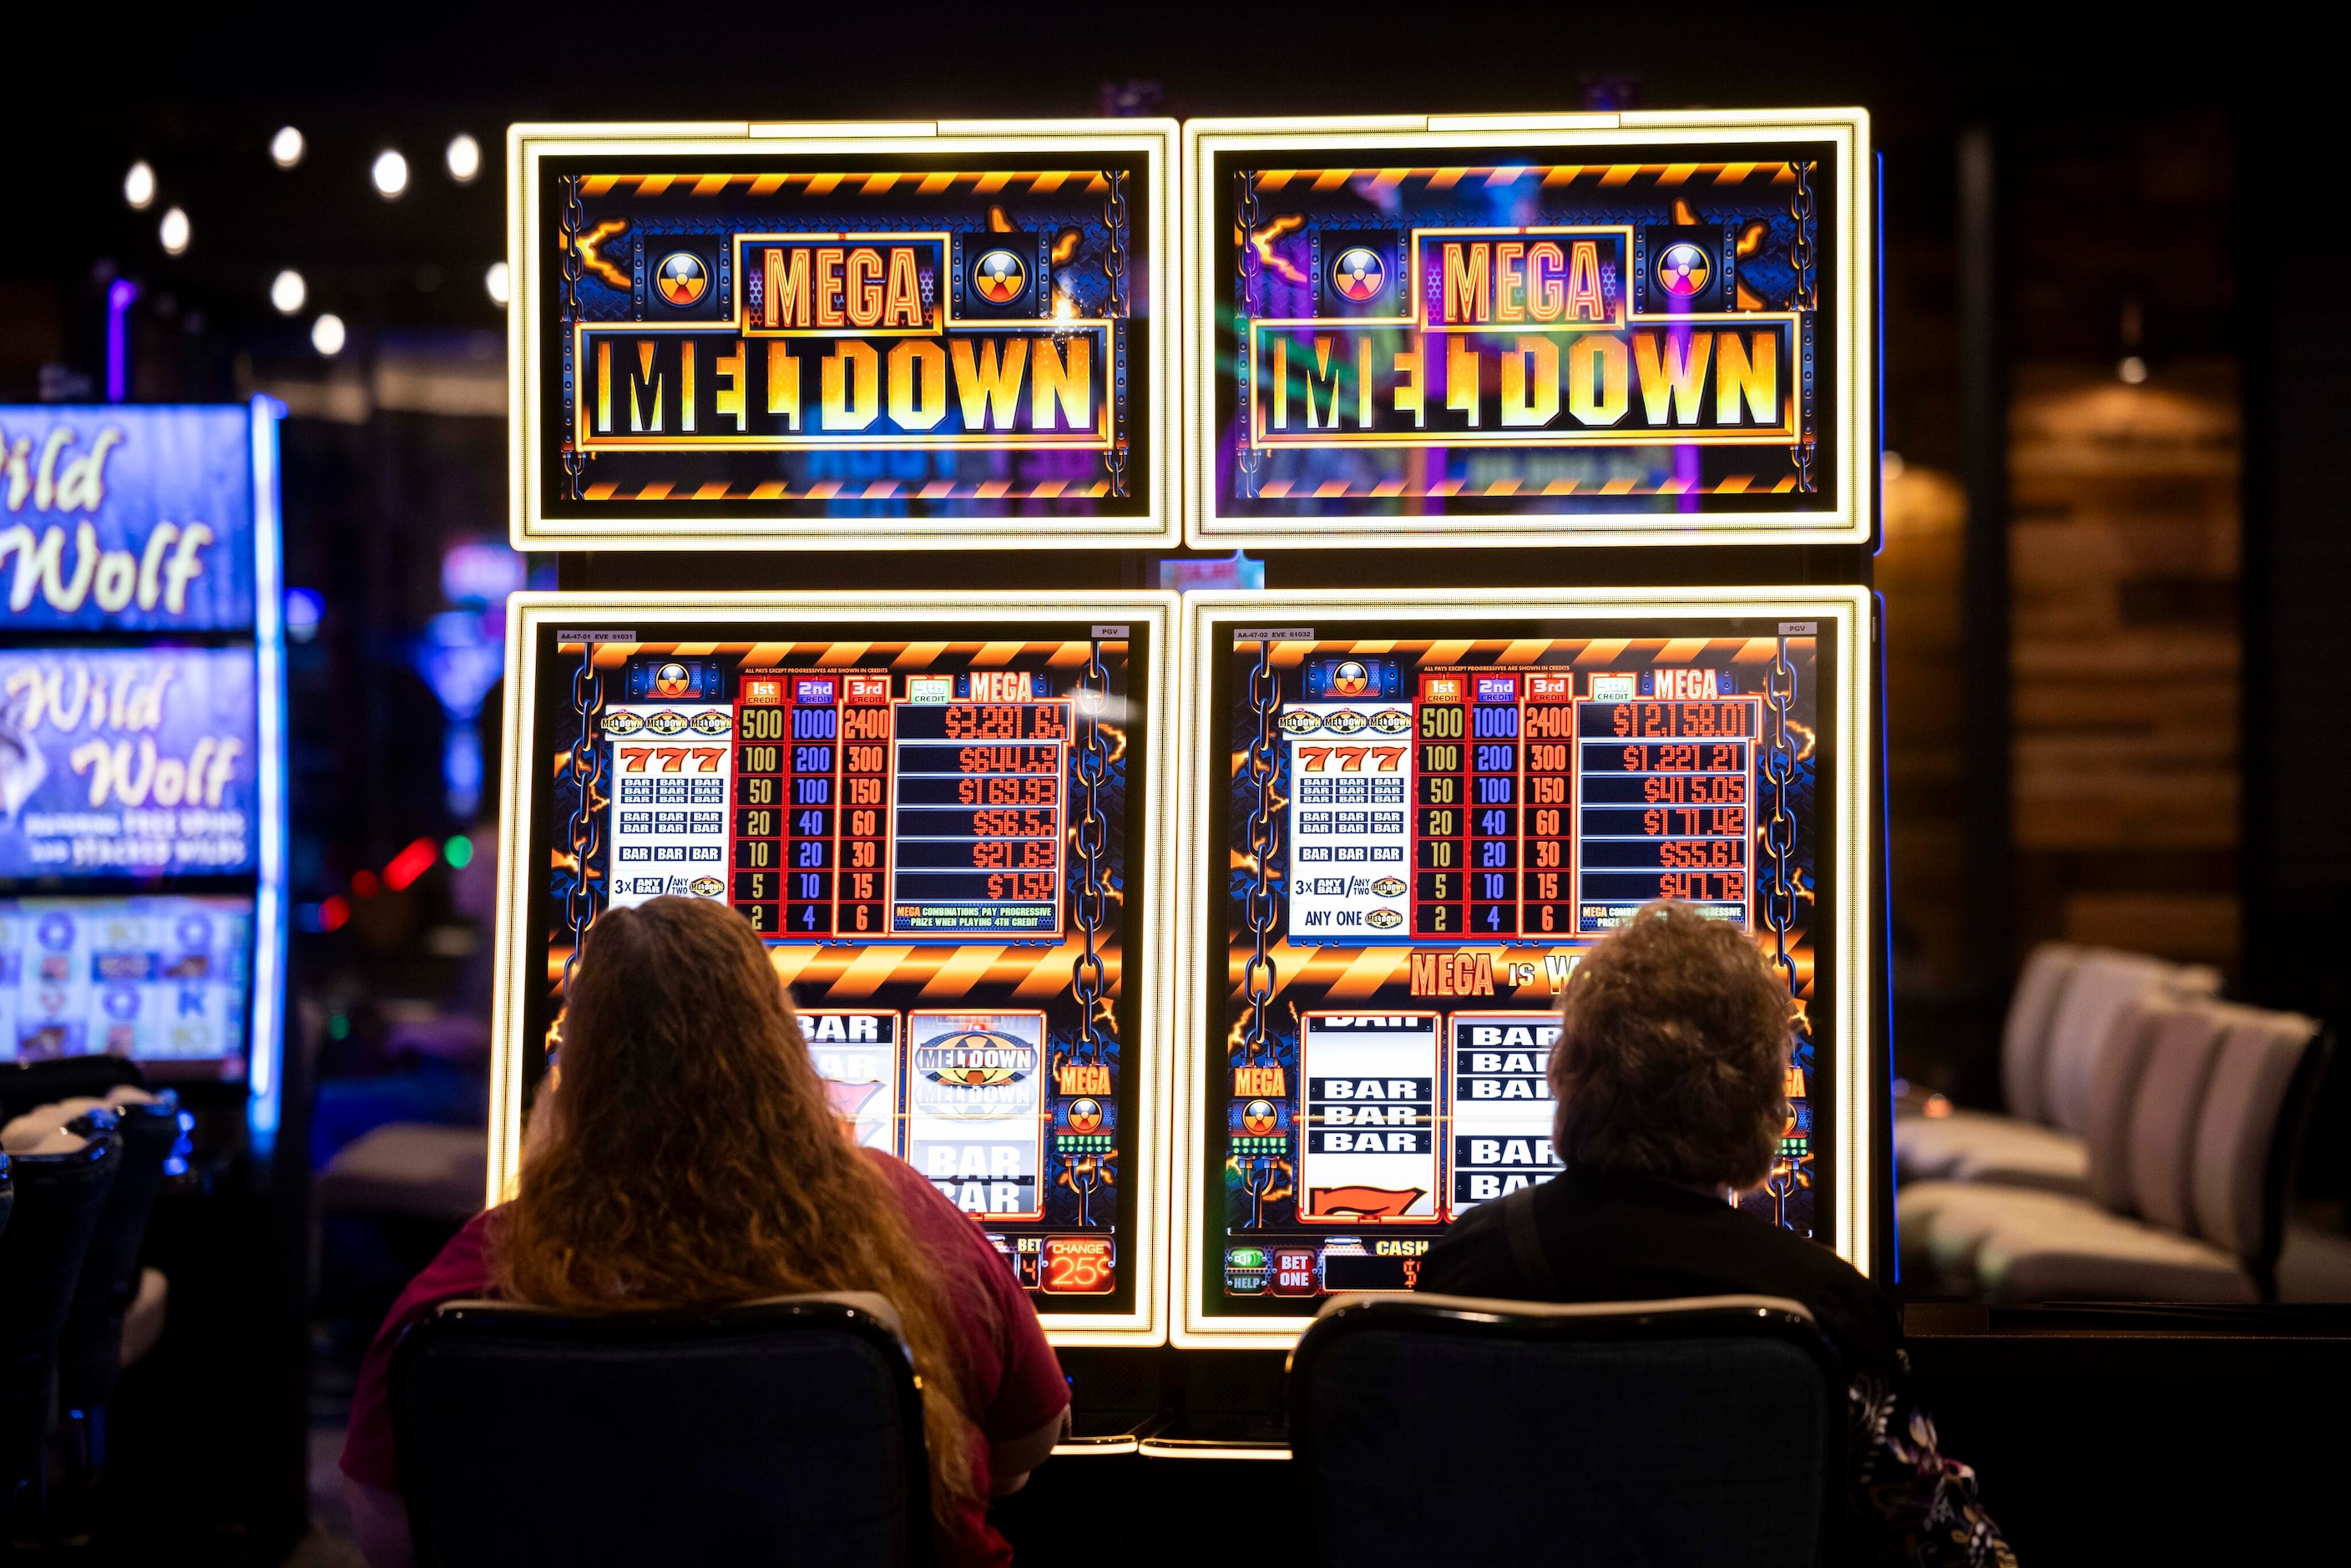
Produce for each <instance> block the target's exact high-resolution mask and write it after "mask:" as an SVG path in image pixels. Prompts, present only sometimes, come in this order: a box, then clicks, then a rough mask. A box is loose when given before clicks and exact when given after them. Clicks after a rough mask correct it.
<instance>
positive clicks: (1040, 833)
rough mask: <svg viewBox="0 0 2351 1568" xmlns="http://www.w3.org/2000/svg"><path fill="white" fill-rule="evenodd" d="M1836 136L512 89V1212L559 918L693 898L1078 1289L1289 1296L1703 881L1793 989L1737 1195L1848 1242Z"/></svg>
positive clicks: (1871, 645)
mask: <svg viewBox="0 0 2351 1568" xmlns="http://www.w3.org/2000/svg"><path fill="white" fill-rule="evenodd" d="M1867 129H1868V128H1867V121H1866V118H1865V116H1864V115H1863V114H1862V113H1860V112H1859V111H1857V110H1838V111H1789V112H1786V113H1777V114H1757V115H1750V116H1743V117H1725V116H1719V115H1712V116H1709V115H1675V114H1652V115H1646V116H1636V115H1633V114H1629V113H1628V114H1624V115H1614V114H1604V115H1568V116H1531V117H1508V118H1491V117H1488V118H1479V119H1463V120H1441V119H1414V120H1401V119H1386V120H1335V121H1315V122H1307V121H1209V122H1193V123H1191V124H1189V125H1186V126H1185V127H1182V128H1180V130H1179V128H1178V127H1177V126H1175V124H1173V123H1172V122H1154V121H1108V122H1100V123H1094V124H1080V123H1074V122H1069V123H1054V124H1023V125H1013V124H1001V123H987V124H978V123H974V124H961V125H958V124H950V123H940V124H935V125H906V126H888V127H860V128H854V129H851V128H834V127H826V126H798V125H745V126H734V127H711V126H688V127H639V128H621V129H618V130H615V129H613V128H609V127H607V128H596V129H593V130H590V129H586V128H578V129H575V128H567V127H560V126H548V127H532V126H524V127H517V128H516V129H515V131H513V132H512V133H511V134H510V137H509V143H508V152H509V178H510V184H511V193H512V203H513V215H512V224H511V230H512V243H513V246H514V261H515V267H516V276H517V278H519V279H521V280H522V286H521V287H520V288H519V289H518V292H517V300H516V305H515V308H514V310H513V312H512V317H511V324H510V331H511V340H512V364H513V385H514V396H515V401H516V407H515V418H514V422H513V428H514V441H515V448H514V458H513V466H514V476H515V487H514V500H515V514H514V533H515V541H516V543H517V546H518V547H520V548H527V549H558V550H561V551H564V552H566V553H565V554H564V555H563V556H562V557H561V558H560V559H562V561H563V563H564V564H563V568H562V571H563V581H564V584H565V587H564V589H563V591H558V592H554V593H547V594H523V595H517V597H516V599H515V600H514V601H512V608H511V612H510V617H509V644H508V675H509V679H508V685H507V713H506V724H507V737H508V738H507V747H506V753H505V756H506V778H505V780H504V791H505V793H504V808H503V810H504V833H503V850H502V853H503V864H502V868H501V875H502V886H503V905H502V910H501V915H500V925H499V933H498V973H499V988H498V989H499V1002H498V1016H497V1019H496V1040H497V1042H498V1044H497V1051H498V1056H497V1063H496V1084H495V1086H494V1101H493V1110H492V1125H491V1148H492V1159H491V1167H492V1168H491V1178H490V1179H491V1196H492V1197H493V1198H494V1199H495V1198H496V1197H500V1196H502V1195H503V1194H504V1193H506V1192H507V1191H508V1190H510V1186H511V1183H512V1181H513V1180H514V1177H515V1171H516V1166H517V1158H518V1151H519V1148H520V1142H521V1133H522V1122H523V1116H524V1112H525V1107H526V1106H527V1105H528V1103H529V1095H530V1093H531V1091H532V1089H533V1086H534V1085H535V1084H536V1082H537V1081H538V1078H539V1077H540V1075H541V1074H542V1073H543V1072H544V1071H545V1070H546V1068H547V1064H548V1060H549V1041H550V1040H552V1038H553V1035H554V1031H555V1028H556V1025H557V1022H558V1019H559V1016H560V1012H561V1009H562V1005H563V987H564V982H565V978H566V976H567V974H568V970H569V962H570V959H571V957H572V956H573V955H574V954H575V953H576V952H577V951H578V949H579V947H580V944H581V942H582V940H583V939H584V937H585V936H586V933H587V931H588V929H589V928H590V926H591V925H592V924H593V923H594V921H595V919H596V918H597V917H598V916H599V915H601V912H602V911H604V910H605V909H608V908H611V907H614V906H615V905H625V904H632V903H637V902H641V901H643V900H644V899H647V898H651V897H655V896H664V895H666V896H680V895H682V896H687V897H695V898H705V899H709V900H713V901H716V902H720V903H724V904H729V905H730V906H732V907H733V908H735V909H737V910H738V911H740V912H741V913H742V914H743V915H744V916H745V917H746V918H747V919H748V920H749V921H750V922H751V923H752V924H753V925H755V926H756V927H757V928H758V930H759V932H760V933H761V936H762V937H763V940H764V941H765V942H766V943H767V945H768V949H769V952H770V955H771V957H772V959H773V962H774V964H775V967H776V969H777V972H778V976H779V977H780V978H781V979H782V981H783V982H784V983H785V984H786V985H787V986H788V987H789V988H790V990H791V993H792V995H793V997H794V998H795V1000H796V1003H797V1005H798V1007H799V1010H800V1013H801V1017H802V1019H803V1022H804V1025H805V1030H806V1033H807V1035H808V1039H809V1045H810V1051H812V1052H813V1053H814V1055H815V1057H816V1060H817V1063H818V1066H819V1070H820V1073H821V1074H822V1076H823V1077H824V1078H825V1080H826V1081H827V1083H828V1086H829V1092H830V1093H831V1095H832V1096H833V1100H834V1104H835V1108H836V1109H837V1110H838V1111H839V1113H841V1116H842V1117H843V1118H844V1119H845V1120H846V1121H848V1122H851V1123H852V1124H854V1126H855V1129H856V1135H857V1136H858V1137H859V1139H860V1140H861V1141H862V1142H864V1143H866V1144H868V1145H872V1146H874V1147H877V1148H882V1149H885V1150H887V1151H889V1152H891V1153H893V1154H894V1155H899V1156H901V1157H903V1158H904V1159H906V1160H907V1161H909V1162H910V1163H911V1164H913V1165H914V1166H915V1168H916V1169H918V1170H919V1171H921V1172H922V1173H923V1174H924V1175H925V1176H927V1177H928V1178H929V1179H930V1180H931V1181H932V1182H933V1183H934V1184H935V1186H937V1187H938V1188H939V1190H940V1191H941V1192H942V1193H944V1194H946V1196H947V1197H949V1198H950V1199H951V1200H953V1201H954V1202H955V1203H956V1205H957V1206H958V1207H961V1208H963V1209H964V1210H965V1211H966V1212H967V1213H969V1214H970V1215H971V1216H972V1217H973V1218H974V1219H975V1220H976V1221H977V1223H978V1224H979V1225H980V1226H981V1227H982V1228H983V1229H984V1230H985V1231H986V1232H987V1235H988V1236H989V1238H990V1239H991V1240H993V1241H994V1243H995V1244H996V1246H997V1248H998V1250H999V1251H1000V1252H1001V1253H1002V1254H1003V1257H1004V1260H1005V1265H1006V1267H1007V1268H1008V1269H1009V1270H1013V1271H1014V1273H1015V1275H1016V1277H1017V1278H1018V1279H1019V1281H1020V1283H1021V1284H1022V1286H1023V1287H1024V1288H1025V1289H1027V1290H1028V1291H1030V1292H1031V1294H1032V1300H1033V1301H1035V1303H1036V1305H1037V1307H1038V1310H1039V1312H1040V1314H1041V1316H1042V1317H1043V1320H1044V1322H1045V1324H1046V1326H1047V1329H1048V1332H1049V1333H1050V1334H1051V1336H1052V1337H1053V1338H1054V1340H1055V1341H1056V1343H1058V1344H1061V1345H1062V1346H1065V1347H1069V1348H1070V1349H1071V1353H1072V1355H1073V1356H1075V1357H1077V1358H1080V1360H1081V1361H1082V1358H1083V1357H1085V1356H1087V1355H1089V1354H1095V1353H1101V1354H1102V1355H1105V1356H1110V1355H1113V1354H1114V1353H1120V1352H1126V1353H1136V1352H1143V1351H1146V1350H1151V1349H1153V1347H1160V1346H1166V1345H1172V1346H1173V1347H1175V1350H1177V1351H1180V1352H1187V1353H1188V1352H1193V1351H1203V1350H1220V1349H1221V1350H1230V1351H1259V1352H1263V1351H1270V1350H1279V1349H1281V1348H1283V1347H1286V1346H1287V1345H1288V1344H1289V1343H1291V1342H1292V1341H1293V1340H1294V1339H1295V1337H1296V1335H1297V1333H1299V1332H1300V1331H1301V1329H1302V1327H1303V1326H1304V1324H1305V1323H1306V1322H1308V1321H1310V1320H1311V1316H1312V1314H1313V1312H1314V1311H1315V1309H1316V1307H1317V1305H1318V1304H1319V1302H1320V1301H1322V1300H1325V1299H1327V1298H1328V1297H1330V1296H1332V1295H1333V1294H1338V1293H1343V1292H1348V1291H1402V1290H1409V1289H1411V1288H1412V1287H1413V1285H1414V1283H1415V1281H1416V1276H1417V1272H1418V1270H1419V1266H1420V1260H1421V1259H1422V1258H1423V1257H1424V1256H1425V1255H1426V1251H1427V1249H1428V1247H1429V1245H1430V1244H1431V1242H1432V1241H1433V1240H1434V1239H1436V1238H1437V1237H1438V1236H1440V1235H1442V1234H1443V1232H1444V1230H1445V1228H1446V1227H1447V1225H1449V1224H1450V1223H1451V1222H1452V1221H1454V1220H1455V1219H1457V1218H1459V1217H1460V1216H1461V1215H1462V1214H1464V1213H1466V1212H1467V1211H1468V1210H1469V1209H1471V1208H1473V1207H1476V1206H1477V1205H1478V1204H1480V1203H1484V1202H1490V1201H1493V1200H1495V1199H1496V1198H1499V1197H1502V1196H1504V1195H1506V1194H1507V1193H1509V1192H1510V1191H1512V1190H1515V1189H1516V1188H1518V1187H1520V1186H1525V1185H1528V1184H1529V1183H1531V1182H1536V1181H1541V1180H1542V1179H1544V1178H1545V1177H1547V1176H1549V1175H1550V1174H1552V1172H1553V1171H1555V1170H1556V1169H1558V1160H1557V1158H1556V1156H1555V1155H1554V1153H1553V1151H1552V1146H1551V1142H1550V1139H1551V1113H1552V1105H1551V1103H1550V1101H1549V1099H1548V1097H1547V1096H1548V1092H1547V1090H1546V1088H1545V1086H1544V1081H1543V1071H1544V1064H1545V1061H1546V1060H1547V1055H1548V1051H1549V1049H1550V1046H1551V1043H1552V1040H1553V1039H1554V1038H1555V1035H1556V1024H1555V1021H1554V1019H1555V1013H1556V1009H1557V1005H1558V998H1559V995H1560V992H1561V989H1562V987H1563V985H1564V984H1565V982H1566V979H1567V977H1568V976H1569V975H1570V974H1572V973H1573V969H1574V967H1575V966H1576V964H1577V963H1578V962H1580V960H1581V957H1582V956H1583V953H1585V952H1586V951H1588V950H1589V949H1590V947H1591V946H1592V945H1593V943H1595V942H1597V941H1598V940H1600V939H1601V938H1603V937H1604V936H1605V935H1606V934H1607V933H1608V932H1609V931H1611V930H1613V929H1614V928H1615V927H1616V926H1618V925H1621V924H1623V923H1624V922H1625V920H1627V919H1628V918H1630V917H1631V916H1632V915H1633V914H1634V913H1635V911H1637V910H1638V909H1639V908H1640V907H1642V906H1643V905H1644V904H1647V903H1649V902H1652V901H1654V900H1656V899H1660V898H1672V899H1678V900H1681V901H1684V902H1687V903H1688V904H1693V905H1695V906H1697V907H1698V908H1699V909H1700V910H1701V911H1703V912H1704V913H1705V914H1706V915H1708V917H1709V918H1712V919H1717V920H1720V921H1723V922H1725V923H1728V924H1730V925H1736V926H1737V927H1738V928H1740V930H1741V931H1743V932H1745V933H1747V934H1748V935H1749V936H1751V938H1752V939H1753V940H1754V941H1755V942H1756V943H1757V944H1758V946H1759V947H1760V949H1761V951H1762V952H1763V953H1764V954H1765V956H1767V957H1768V958H1769V959H1770V960H1771V963H1772V964H1773V965H1774V966H1775V967H1776V968H1777V969H1778V970H1779V972H1780V973H1781V974H1782V975H1783V976H1784V977H1786V980H1787V984H1788V987H1789V991H1790V995H1791V998H1792V1002H1793V1003H1794V1005H1795V1007H1796V1009H1797V1016H1798V1018H1799V1027H1798V1033H1797V1042H1796V1051H1795V1059H1794V1062H1793V1065H1792V1070H1791V1074H1790V1082H1789V1093H1790V1101H1791V1106H1792V1114H1791V1116H1790V1119H1789V1122H1788V1124H1787V1127H1786V1129H1785V1132H1784V1134H1783V1136H1782V1143H1781V1150H1780V1158H1779V1160H1778V1162H1777V1163H1776V1165H1775V1166H1774V1169H1773V1171H1772V1174H1771V1179H1770V1180H1769V1182H1768V1183H1767V1184H1766V1186H1764V1187H1763V1188H1762V1189H1761V1190H1760V1191H1758V1192H1755V1193H1752V1194H1749V1195H1747V1196H1746V1197H1744V1198H1742V1199H1741V1200H1740V1201H1741V1202H1742V1203H1743V1204H1744V1205H1746V1206H1747V1207H1750V1208H1752V1209H1753V1210H1754V1211H1755V1212H1757V1213H1758V1214H1759V1216H1761V1218H1765V1219H1767V1220H1769V1221H1770V1222H1771V1223H1776V1224H1780V1225H1784V1226H1787V1227H1789V1228H1792V1229H1795V1230H1797V1231H1799V1232H1801V1233H1803V1234H1806V1235H1809V1236H1813V1237H1814V1238H1816V1239H1819V1240H1821V1241H1822V1242H1823V1243H1824V1244H1826V1245H1829V1246H1832V1247H1834V1248H1835V1249H1837V1250H1838V1251H1839V1252H1841V1253H1842V1254H1844V1256H1845V1257H1847V1258H1848V1259H1850V1260H1853V1261H1854V1262H1855V1264H1856V1265H1857V1266H1858V1267H1861V1268H1862V1269H1864V1270H1865V1271H1866V1270H1876V1269H1878V1268H1880V1267H1881V1266H1882V1265H1883V1264H1885V1262H1886V1250H1887V1249H1886V1246H1885V1245H1884V1242H1883V1238H1884V1237H1885V1236H1886V1234H1888V1230H1887V1227H1888V1223H1889V1220H1890V1214H1889V1209H1890V1198H1889V1196H1888V1180H1887V1177H1886V1150H1885V1121H1886V1117H1885V1114H1884V1113H1883V1110H1882V1100H1883V1096H1884V1094H1885V1092H1886V1069H1885V1062H1884V1057H1885V1048H1886V1023H1885V1000H1884V994H1883V989H1882V973H1881V963H1880V959H1881V957H1882V955H1881V954H1880V953H1879V952H1878V951H1877V950H1876V940H1877V938H1876V936H1875V933H1876V932H1877V931H1878V930H1879V928H1880V925H1881V922H1882V917H1883V895H1882V884H1881V877H1882V856H1881V854H1880V852H1879V845H1880V842H1881V839H1882V834H1883V831H1884V824H1883V821H1882V820H1881V816H1880V813H1879V811H1878V810H1877V780H1878V778H1879V767H1878V757H1877V745H1878V742H1877V736H1878V708H1877V705H1878V695H1877V679H1876V669H1877V646H1876V630H1875V627H1876V609H1875V603H1874V600H1873V598H1872V595H1871V593H1870V591H1869V589H1868V586H1867V584H1868V566H1869V561H1868V552H1869V550H1870V549H1871V546H1872V542H1873V540H1874V538H1875V513H1876V398H1875V392H1874V385H1875V352H1876V347H1875V346H1876V320H1875V308H1876V307H1875V304H1874V297H1873V291H1872V284H1873V280H1874V279H1873V267H1874V263H1873V256H1874V250H1873V246H1872V243H1871V241H1872V235H1873V234H1874V226H1873V225H1874V217H1873V214H1874V203H1875V197H1874V194H1873V191H1874V180H1873V175H1874V166H1873V163H1872V155H1871V153H1870V151H1869V147H1868V135H1867ZM1178 546H1189V547H1190V548H1191V549H1195V550H1197V551H1201V552H1217V551H1229V550H1238V549H1256V550H1259V551H1260V552H1262V553H1263V555H1264V556H1265V558H1266V560H1267V568H1266V576H1267V579H1268V580H1269V581H1270V582H1271V583H1272V586H1271V587H1270V588H1266V589H1258V590H1243V589H1222V590H1212V591H1197V592H1189V593H1183V594H1177V593H1173V592H1165V591H1147V590H1144V589H1141V588H1138V587H1135V586H1133V585H1134V583H1137V582H1139V581H1141V580H1144V571H1145V569H1146V568H1147V566H1148V564H1149V563H1148V561H1147V560H1145V559H1144V552H1150V551H1161V550H1165V549H1173V548H1175V547H1178ZM1462 547H1474V548H1472V549H1463V548H1462ZM925 574H927V576H926V575H925ZM893 580H897V581H899V582H904V583H918V582H920V581H923V580H930V581H933V582H935V583H936V584H938V586H935V587H932V588H927V589H926V588H921V587H901V588H894V589H889V588H883V587H880V586H877V585H881V584H885V583H890V582H892V581H893ZM1450 580H1461V581H1464V582H1466V583H1474V584H1475V586H1462V587H1446V586H1441V585H1442V584H1444V583H1446V582H1447V581H1450ZM647 583H659V584H662V585H663V586H661V587H658V588H654V587H645V586H641V585H643V584H647ZM761 583H772V584H774V586H772V587H762V586H757V585H758V584H761ZM1430 584H1437V585H1438V586H1430ZM1102 1364H1104V1365H1108V1364H1110V1363H1108V1362H1103V1363H1102ZM1127 1381H1128V1382H1130V1383H1131V1382H1133V1381H1134V1380H1133V1379H1128V1380H1127ZM1144 1381H1146V1382H1147V1381H1148V1379H1145V1380H1144ZM1103 1382H1104V1383H1105V1384H1110V1383H1118V1382H1120V1379H1119V1378H1118V1377H1116V1376H1110V1375H1105V1377H1104V1378H1103ZM1085 1383H1086V1379H1085V1378H1084V1377H1083V1376H1081V1379H1080V1384H1081V1386H1080V1388H1079V1395H1080V1401H1079V1402H1080V1410H1081V1421H1082V1420H1084V1418H1085V1417H1086V1416H1087V1414H1088V1400H1087V1388H1086V1386H1085ZM1146 1402H1149V1401H1146ZM1097 1425H1100V1424H1099V1423H1098V1424H1097ZM1113 1425H1115V1424H1113ZM1145 1431H1146V1428H1145V1427H1142V1426H1139V1425H1137V1424H1135V1423H1134V1422H1127V1423H1125V1424H1124V1425H1123V1426H1117V1427H1116V1429H1115V1430H1110V1429H1104V1430H1101V1431H1097V1432H1095V1433H1093V1434H1092V1436H1093V1437H1094V1438H1095V1439H1097V1440H1096V1441H1095V1442H1094V1444H1093V1448H1094V1450H1095V1451H1132V1450H1133V1449H1134V1448H1135V1447H1137V1446H1142V1447H1144V1448H1145V1449H1146V1451H1155V1452H1161V1453H1167V1454H1176V1453H1185V1452H1200V1451H1219V1452H1221V1451H1226V1449H1227V1448H1228V1447H1229V1445H1225V1446H1219V1444H1218V1442H1217V1440H1216V1439H1214V1438H1212V1437H1205V1436H1200V1435H1197V1434H1196V1435H1194V1436H1193V1437H1189V1438H1186V1437H1182V1436H1181V1435H1180V1434H1179V1435H1175V1436H1166V1435H1163V1436H1161V1437H1157V1438H1155V1439H1154V1438H1149V1437H1146V1436H1143V1435H1140V1434H1144V1433H1145Z"/></svg>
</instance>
